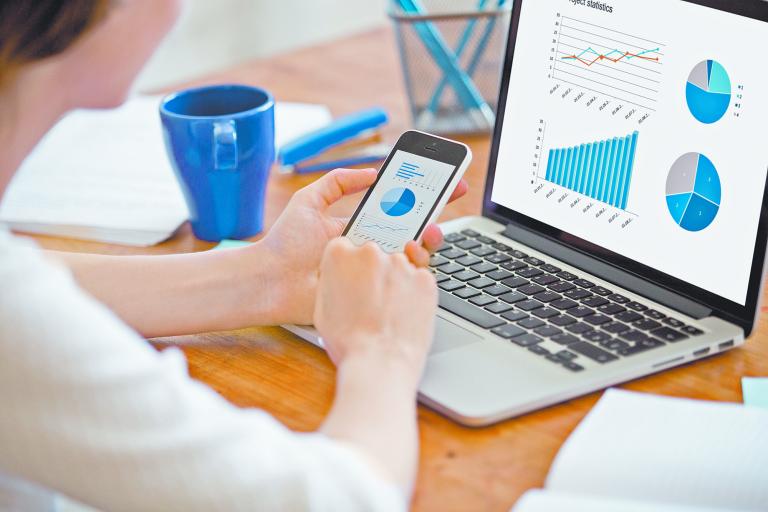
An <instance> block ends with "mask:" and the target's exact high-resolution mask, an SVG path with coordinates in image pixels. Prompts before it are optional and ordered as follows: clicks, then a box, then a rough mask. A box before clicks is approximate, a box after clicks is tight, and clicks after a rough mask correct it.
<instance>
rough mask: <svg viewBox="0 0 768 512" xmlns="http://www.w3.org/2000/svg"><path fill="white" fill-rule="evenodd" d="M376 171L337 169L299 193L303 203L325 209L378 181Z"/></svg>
mask: <svg viewBox="0 0 768 512" xmlns="http://www.w3.org/2000/svg"><path fill="white" fill-rule="evenodd" d="M376 174H377V172H376V169H336V170H334V171H331V172H329V173H328V174H326V175H325V176H323V177H322V178H320V179H319V180H317V181H316V182H314V183H312V184H311V185H308V186H306V187H304V188H303V189H302V190H300V191H299V192H298V195H300V197H301V199H302V201H306V202H307V203H308V204H310V205H311V206H314V207H315V208H318V209H325V208H328V207H329V206H331V205H332V204H333V203H335V202H336V201H338V200H339V199H341V198H342V197H344V196H346V195H350V194H356V193H357V192H360V191H362V190H365V189H367V188H368V187H370V186H371V185H373V182H374V181H376Z"/></svg>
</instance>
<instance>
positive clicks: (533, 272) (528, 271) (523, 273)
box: [517, 268, 544, 279]
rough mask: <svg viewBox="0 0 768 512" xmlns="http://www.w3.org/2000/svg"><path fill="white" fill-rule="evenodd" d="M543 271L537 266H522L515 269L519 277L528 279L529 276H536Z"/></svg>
mask: <svg viewBox="0 0 768 512" xmlns="http://www.w3.org/2000/svg"><path fill="white" fill-rule="evenodd" d="M543 273H544V272H542V271H541V270H539V269H537V268H524V269H523V270H518V271H517V275H519V276H520V277H525V278H527V279H530V278H532V277H536V276H540V275H541V274H543Z"/></svg>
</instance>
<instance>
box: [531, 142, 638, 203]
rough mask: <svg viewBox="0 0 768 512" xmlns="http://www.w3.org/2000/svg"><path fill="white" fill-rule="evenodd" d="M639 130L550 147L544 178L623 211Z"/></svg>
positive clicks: (626, 199)
mask: <svg viewBox="0 0 768 512" xmlns="http://www.w3.org/2000/svg"><path fill="white" fill-rule="evenodd" d="M638 136H639V133H638V132H634V133H631V134H629V135H627V136H626V137H614V138H613V139H607V140H601V141H595V142H589V143H586V144H581V145H579V146H574V147H570V148H558V149H551V150H550V151H549V159H548V161H547V174H546V179H547V181H551V182H552V183H555V184H557V185H560V186H561V187H565V188H567V189H570V190H573V191H574V192H578V193H579V194H583V195H585V196H588V197H591V198H592V199H595V200H597V201H601V202H603V203H607V204H610V205H611V206H614V207H616V208H620V209H622V210H625V209H626V208H627V201H628V199H629V186H630V184H631V182H632V170H633V168H634V164H635V153H636V152H637V140H638Z"/></svg>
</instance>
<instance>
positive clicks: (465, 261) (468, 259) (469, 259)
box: [456, 256, 483, 267]
mask: <svg viewBox="0 0 768 512" xmlns="http://www.w3.org/2000/svg"><path fill="white" fill-rule="evenodd" d="M482 261H483V260H481V259H480V258H478V257H477V256H464V257H463V258H459V259H457V260H456V263H458V264H459V265H464V266H465V267H471V266H472V265H477V264H478V263H480V262H482Z"/></svg>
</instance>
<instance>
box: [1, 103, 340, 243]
mask: <svg viewBox="0 0 768 512" xmlns="http://www.w3.org/2000/svg"><path fill="white" fill-rule="evenodd" d="M159 102H160V98H159V97H157V96H140V97H136V98H133V99H131V100H130V101H128V102H127V103H126V104H125V105H123V106H122V107H120V108H118V109H115V110H107V111H93V110H90V111H77V112H73V113H71V114H69V115H67V116H66V117H65V118H64V119H62V120H61V121H60V122H59V123H58V124H57V125H56V126H55V127H54V128H53V129H52V130H51V131H50V132H49V133H48V135H46V137H45V138H44V139H43V140H42V141H41V142H40V144H39V145H38V147H37V148H36V149H35V151H34V152H33V153H32V154H31V155H30V156H29V157H28V158H27V160H26V161H25V162H24V163H23V165H22V166H21V168H20V169H19V171H18V172H17V173H16V175H15V177H14V179H13V181H12V182H11V184H10V186H9V187H8V189H7V190H6V193H5V195H4V197H3V199H2V201H0V223H4V224H6V225H7V226H8V227H10V228H11V229H13V230H16V231H22V232H26V233H33V234H43V235H53V236H63V237H68V238H79V239H84V240H96V241H100V242H107V243H115V244H124V245H133V246H149V245H154V244H156V243H159V242H161V241H163V240H165V239H167V238H169V237H170V236H171V235H173V233H174V232H175V231H176V230H177V229H178V228H179V226H180V225H181V224H182V223H183V222H184V221H185V220H186V219H187V215H188V212H187V207H186V205H185V203H184V198H183V197H182V195H181V191H180V189H179V185H178V183H177V182H176V178H175V177H174V175H173V171H172V169H171V165H170V163H169V161H168V158H167V156H166V152H165V146H164V143H163V137H162V131H161V127H160V119H159V114H158V105H159ZM331 119H332V117H331V113H330V111H329V110H328V108H327V107H325V106H323V105H311V104H301V103H278V104H277V105H276V108H275V125H276V128H275V130H276V134H275V138H276V144H277V145H278V146H280V145H281V144H285V143H286V142H288V141H290V140H292V139H295V138H297V137H300V136H302V135H304V134H306V133H308V132H310V131H313V130H315V129H317V128H319V127H322V126H324V125H326V124H328V123H329V122H330V121H331Z"/></svg>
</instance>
